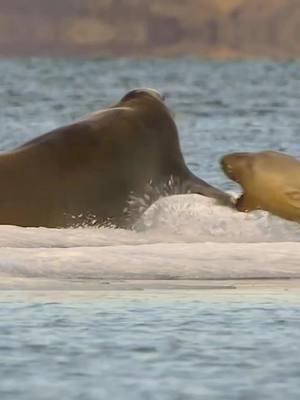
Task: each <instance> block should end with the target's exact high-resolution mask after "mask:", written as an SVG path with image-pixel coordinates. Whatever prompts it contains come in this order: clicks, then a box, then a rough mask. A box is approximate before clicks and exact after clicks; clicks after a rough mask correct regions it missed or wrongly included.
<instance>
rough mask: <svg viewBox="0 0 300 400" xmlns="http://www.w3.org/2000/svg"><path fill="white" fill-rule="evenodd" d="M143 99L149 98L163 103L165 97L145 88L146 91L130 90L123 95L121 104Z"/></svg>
mask: <svg viewBox="0 0 300 400" xmlns="http://www.w3.org/2000/svg"><path fill="white" fill-rule="evenodd" d="M143 97H150V98H153V99H156V100H158V101H161V102H163V101H164V99H165V96H164V95H161V94H160V93H159V92H158V91H157V90H155V89H148V88H147V89H133V90H130V92H128V93H127V94H125V96H123V98H122V99H121V102H127V101H130V100H134V99H141V98H143Z"/></svg>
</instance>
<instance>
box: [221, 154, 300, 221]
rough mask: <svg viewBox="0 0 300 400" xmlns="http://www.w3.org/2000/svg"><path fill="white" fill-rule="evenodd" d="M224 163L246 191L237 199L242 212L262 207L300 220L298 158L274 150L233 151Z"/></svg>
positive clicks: (234, 179)
mask: <svg viewBox="0 0 300 400" xmlns="http://www.w3.org/2000/svg"><path fill="white" fill-rule="evenodd" d="M221 165H222V167H223V170H224V172H225V174H226V175H227V176H228V177H229V178H230V179H232V180H233V181H235V182H237V183H239V184H240V185H241V187H242V189H243V191H244V193H243V194H242V195H241V197H240V198H239V199H238V200H237V202H236V208H237V209H238V210H239V211H244V212H248V211H251V210H257V209H262V210H266V211H269V212H271V213H273V214H275V215H278V216H280V217H282V218H285V219H289V220H294V221H300V162H299V161H298V160H296V159H295V158H294V157H291V156H289V155H287V154H283V153H278V152H274V151H264V152H259V153H232V154H228V155H226V156H224V157H223V158H222V160H221Z"/></svg>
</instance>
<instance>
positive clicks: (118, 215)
mask: <svg viewBox="0 0 300 400" xmlns="http://www.w3.org/2000/svg"><path fill="white" fill-rule="evenodd" d="M170 178H171V180H172V181H173V182H176V185H177V186H178V187H179V188H180V189H179V192H182V193H187V192H192V193H199V194H202V195H204V196H209V197H213V198H216V199H217V200H219V201H220V202H223V203H227V204H230V202H231V199H230V197H229V196H228V195H227V194H225V193H223V192H222V191H220V190H218V189H216V188H214V187H212V186H210V185H209V184H207V183H205V182H204V181H203V180H201V179H199V178H197V177H196V176H194V175H193V174H192V173H191V172H190V171H189V169H188V168H187V166H186V164H185V162H184V159H183V156H182V153H181V151H180V147H179V141H178V133H177V129H176V125H175V123H174V121H173V118H172V116H171V114H170V112H169V110H168V108H167V107H166V105H165V104H164V102H163V99H162V98H161V96H160V95H159V94H158V92H156V91H154V90H150V89H145V90H133V91H131V92H129V93H128V94H127V95H125V96H124V97H123V98H122V99H121V100H120V102H119V103H117V104H116V105H114V106H112V107H110V108H108V109H106V110H102V111H99V112H96V113H94V114H91V115H89V116H87V117H86V118H84V119H82V120H80V121H78V122H76V123H74V124H71V125H68V126H64V127H61V128H58V129H55V130H54V131H52V132H50V133H47V134H44V135H43V136H40V137H38V138H36V139H34V140H32V141H30V142H28V143H25V144H24V145H23V146H21V147H18V148H16V149H15V150H13V151H9V152H6V153H2V154H1V155H0V185H1V195H0V224H13V225H21V226H45V227H67V226H74V225H76V224H78V223H87V224H89V223H91V224H97V225H101V224H105V223H110V224H112V225H115V226H118V227H131V226H132V224H133V223H134V222H135V220H136V219H137V218H138V217H139V215H138V214H139V210H137V209H136V210H135V212H131V211H130V207H129V210H128V200H129V199H130V197H131V196H135V197H137V198H138V197H145V196H146V197H147V199H148V200H147V201H148V203H149V202H151V201H152V200H151V194H150V195H149V193H151V190H149V187H151V189H153V190H152V192H155V193H156V192H157V190H156V188H157V187H161V186H162V185H164V184H165V183H166V182H168V181H169V180H170ZM147 193H148V194H147ZM177 193H178V191H177ZM154 197H155V196H153V201H154V200H155V199H154ZM149 199H150V200H149ZM124 210H125V211H124Z"/></svg>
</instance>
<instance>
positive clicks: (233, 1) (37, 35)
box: [0, 0, 300, 58]
mask: <svg viewBox="0 0 300 400" xmlns="http://www.w3.org/2000/svg"><path fill="white" fill-rule="evenodd" d="M299 38H300V1H299V0H151V1H148V0H51V1H49V0H1V2H0V54H2V55H50V56H51V55H88V56H100V57H101V56H125V55H128V56H147V57H151V56H178V55H192V56H204V57H217V58H230V57H256V56H259V57H278V58H288V57H300V40H299Z"/></svg>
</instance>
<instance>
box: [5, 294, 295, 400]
mask: <svg viewBox="0 0 300 400" xmlns="http://www.w3.org/2000/svg"><path fill="white" fill-rule="evenodd" d="M224 291H225V290H224ZM280 297H281V299H280ZM2 299H3V296H2ZM0 317H1V318H0V320H1V334H0V342H1V364H0V374H1V389H0V392H1V399H14V400H18V399H49V400H50V399H54V398H57V399H60V398H64V399H78V400H79V399H95V400H96V399H108V398H113V399H120V400H121V399H133V400H135V399H170V400H173V399H224V398H226V399H227V398H228V399H258V398H263V399H273V400H276V399H278V400H281V399H282V398H286V399H297V398H299V368H300V361H299V352H298V349H299V339H300V333H299V332H300V317H299V292H298V293H296V294H294V295H293V296H291V295H287V294H285V293H280V292H279V293H275V294H269V295H267V296H266V295H261V294H260V295H258V296H257V293H256V294H253V293H252V295H249V294H247V293H246V294H245V293H244V294H243V293H239V294H238V295H235V294H232V293H230V294H228V295H227V294H224V295H220V294H216V292H213V293H211V294H207V291H206V293H205V291H204V292H203V291H202V292H201V291H198V292H195V291H190V293H184V294H182V293H180V292H179V293H178V292H176V291H175V292H173V293H171V294H170V293H167V292H164V293H162V292H158V293H156V294H155V293H153V292H152V293H151V292H150V293H147V292H146V293H140V292H134V291H133V292H129V293H128V292H127V293H126V292H125V293H122V292H121V293H110V292H108V293H107V292H97V293H92V294H91V293H88V292H85V293H84V292H83V293H82V292H73V293H69V294H67V295H66V294H61V293H54V294H50V295H45V294H41V293H36V294H30V293H29V294H19V295H16V294H13V295H9V294H8V299H7V301H6V302H5V303H4V304H2V305H1V311H0Z"/></svg>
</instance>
